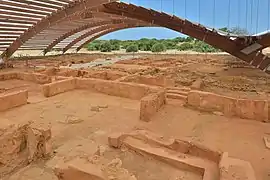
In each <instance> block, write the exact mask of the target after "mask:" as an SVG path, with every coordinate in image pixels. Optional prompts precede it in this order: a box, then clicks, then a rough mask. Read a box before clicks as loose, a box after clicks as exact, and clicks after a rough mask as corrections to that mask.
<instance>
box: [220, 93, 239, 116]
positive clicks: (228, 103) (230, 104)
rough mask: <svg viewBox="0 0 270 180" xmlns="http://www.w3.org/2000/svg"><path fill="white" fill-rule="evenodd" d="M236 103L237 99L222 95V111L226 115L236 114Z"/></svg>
mask: <svg viewBox="0 0 270 180" xmlns="http://www.w3.org/2000/svg"><path fill="white" fill-rule="evenodd" d="M236 103H237V99H235V98H230V97H225V96H224V97H223V113H224V115H225V116H227V117H233V116H235V115H236Z"/></svg>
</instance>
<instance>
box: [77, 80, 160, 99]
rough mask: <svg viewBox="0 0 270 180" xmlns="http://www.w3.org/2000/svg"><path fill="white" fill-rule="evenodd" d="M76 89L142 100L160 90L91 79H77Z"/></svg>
mask: <svg viewBox="0 0 270 180" xmlns="http://www.w3.org/2000/svg"><path fill="white" fill-rule="evenodd" d="M76 88H78V89H89V90H93V91H97V92H100V93H105V94H108V95H112V96H119V97H124V98H129V99H135V100H140V99H141V98H142V97H144V96H146V95H148V94H150V93H152V92H157V91H158V90H160V88H158V87H152V86H147V85H143V84H134V83H124V82H117V81H107V80H100V79H90V78H87V79H86V78H77V79H76Z"/></svg>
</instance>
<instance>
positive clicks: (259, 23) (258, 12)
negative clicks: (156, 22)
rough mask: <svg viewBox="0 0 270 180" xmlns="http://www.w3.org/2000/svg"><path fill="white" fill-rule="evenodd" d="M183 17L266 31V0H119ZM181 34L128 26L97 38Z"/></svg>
mask: <svg viewBox="0 0 270 180" xmlns="http://www.w3.org/2000/svg"><path fill="white" fill-rule="evenodd" d="M122 2H127V3H133V4H136V5H140V6H143V7H145V8H151V9H154V10H157V11H163V12H165V13H168V14H173V15H175V16H178V17H181V18H186V19H188V20H190V21H192V22H197V23H200V24H202V25H205V26H208V27H211V28H213V27H214V28H222V27H229V28H233V27H240V28H243V29H247V30H248V32H249V33H250V34H256V33H260V32H263V31H267V30H270V7H269V6H270V0H122ZM178 36H183V34H180V33H178V32H175V31H172V30H169V29H166V28H154V27H151V28H147V27H145V28H131V29H125V30H120V31H116V32H113V33H110V34H107V35H105V36H103V37H101V38H100V39H121V40H135V39H140V38H157V39H166V38H174V37H178Z"/></svg>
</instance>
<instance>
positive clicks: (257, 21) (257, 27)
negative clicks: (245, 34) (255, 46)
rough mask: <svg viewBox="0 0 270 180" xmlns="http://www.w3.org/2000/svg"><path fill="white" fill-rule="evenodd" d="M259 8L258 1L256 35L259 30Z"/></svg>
mask: <svg viewBox="0 0 270 180" xmlns="http://www.w3.org/2000/svg"><path fill="white" fill-rule="evenodd" d="M259 7H260V1H258V4H257V21H256V34H257V33H258V28H259Z"/></svg>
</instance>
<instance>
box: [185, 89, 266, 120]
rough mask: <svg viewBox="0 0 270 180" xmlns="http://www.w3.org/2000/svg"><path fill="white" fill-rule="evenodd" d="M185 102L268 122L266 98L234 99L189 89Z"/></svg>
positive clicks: (199, 107)
mask: <svg viewBox="0 0 270 180" xmlns="http://www.w3.org/2000/svg"><path fill="white" fill-rule="evenodd" d="M187 103H188V105H189V106H192V107H194V108H198V109H200V110H205V111H211V112H214V111H218V112H222V113H223V114H224V115H225V116H227V117H233V116H236V117H240V118H244V119H252V120H257V121H262V122H270V121H269V110H268V108H269V102H268V101H267V100H249V99H236V98H232V97H227V96H222V95H218V94H214V93H209V92H202V91H190V92H189V94H188V101H187Z"/></svg>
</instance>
